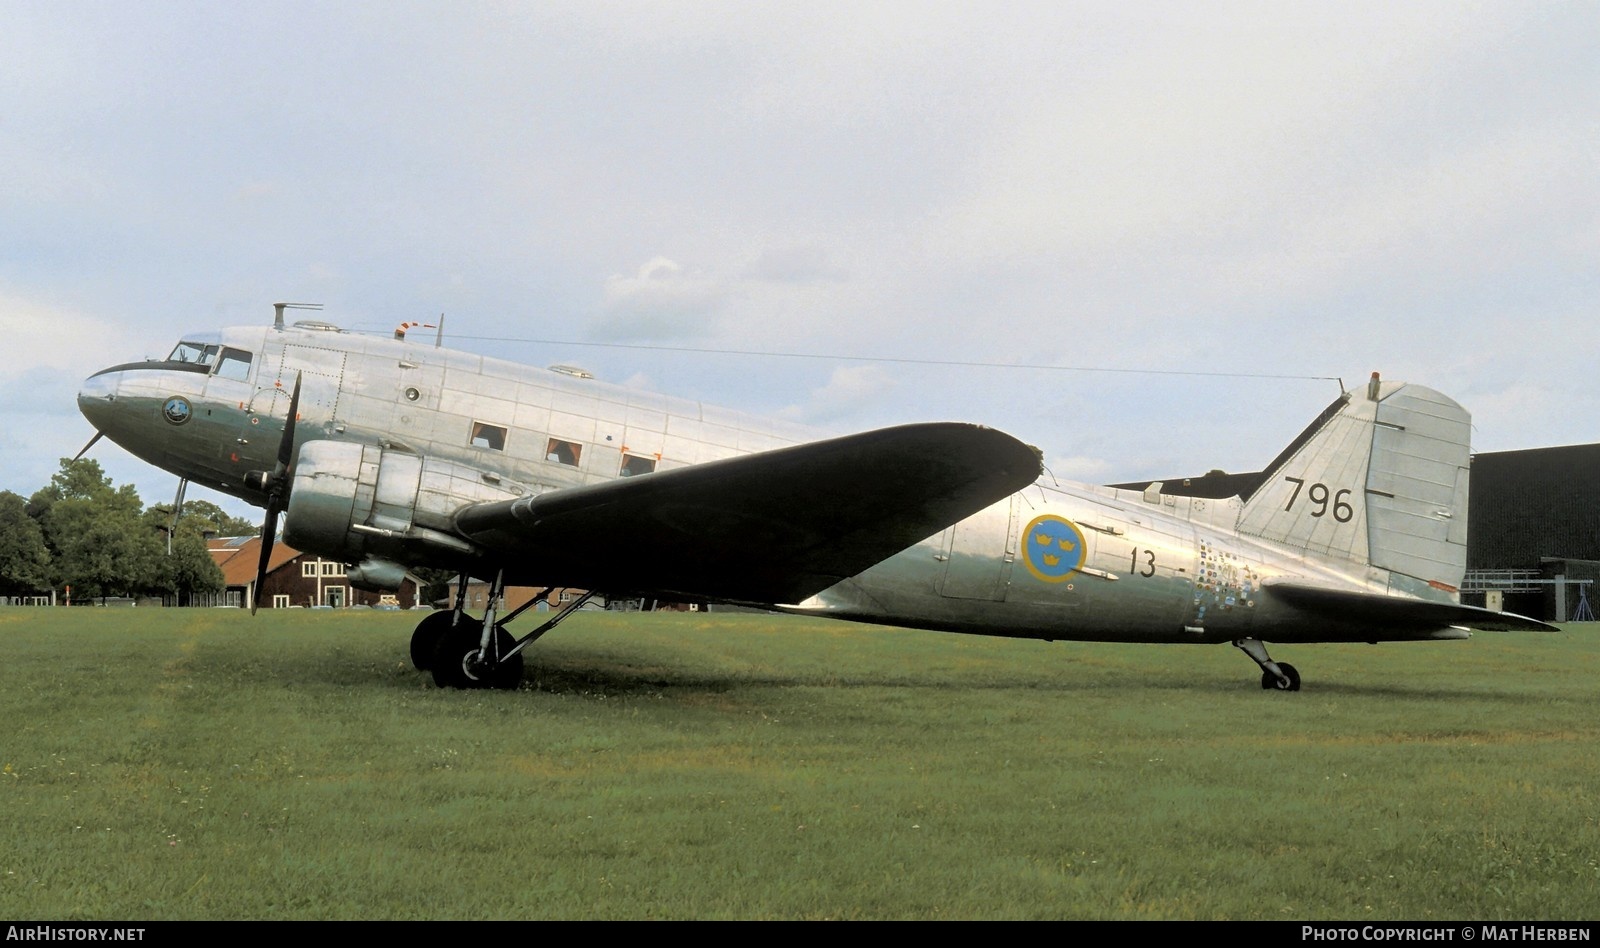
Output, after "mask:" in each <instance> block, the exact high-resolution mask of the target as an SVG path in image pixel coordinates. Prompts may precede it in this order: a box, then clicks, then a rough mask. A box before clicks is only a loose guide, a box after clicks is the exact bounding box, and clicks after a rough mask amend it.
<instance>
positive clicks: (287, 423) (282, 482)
mask: <svg viewBox="0 0 1600 948" xmlns="http://www.w3.org/2000/svg"><path fill="white" fill-rule="evenodd" d="M299 415H300V376H299V375H298V374H297V375H295V377H294V392H293V393H292V394H291V395H290V396H289V417H288V418H287V419H285V420H284V422H283V437H282V438H281V439H280V440H279V441H278V463H277V464H276V465H274V466H273V468H272V472H271V473H270V474H267V473H265V472H261V473H263V474H265V476H264V477H259V482H260V486H261V487H262V488H264V489H265V490H266V492H267V519H266V522H264V523H263V524H262V525H261V562H260V563H259V564H258V565H257V567H256V585H255V591H254V594H253V595H252V596H251V597H250V614H251V615H255V614H256V607H257V606H258V605H259V604H260V601H261V587H262V586H263V585H264V584H265V583H266V581H267V566H268V565H269V562H270V561H271V559H272V544H273V543H274V542H275V541H276V540H277V536H278V515H279V514H281V513H283V511H284V509H285V508H286V507H288V506H289V464H290V463H291V462H292V461H293V460H294V423H295V421H296V419H298V418H299Z"/></svg>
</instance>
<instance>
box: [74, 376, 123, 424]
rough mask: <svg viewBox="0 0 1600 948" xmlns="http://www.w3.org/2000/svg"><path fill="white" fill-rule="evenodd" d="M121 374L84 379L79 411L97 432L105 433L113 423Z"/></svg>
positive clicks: (80, 392) (79, 398)
mask: <svg viewBox="0 0 1600 948" xmlns="http://www.w3.org/2000/svg"><path fill="white" fill-rule="evenodd" d="M121 375H122V373H120V372H100V373H98V374H95V375H91V376H89V377H88V378H87V379H84V382H83V387H82V388H80V389H78V411H80V412H83V417H85V418H87V419H89V424H91V425H94V427H95V430H96V431H104V430H106V428H107V427H108V426H109V424H110V422H111V418H112V415H113V414H114V412H115V410H116V409H115V407H114V406H115V405H116V401H117V389H118V387H119V384H120V377H121Z"/></svg>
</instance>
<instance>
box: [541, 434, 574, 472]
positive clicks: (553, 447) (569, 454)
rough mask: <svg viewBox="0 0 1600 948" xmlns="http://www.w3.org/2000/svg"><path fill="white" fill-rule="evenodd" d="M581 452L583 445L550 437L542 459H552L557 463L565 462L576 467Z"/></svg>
mask: <svg viewBox="0 0 1600 948" xmlns="http://www.w3.org/2000/svg"><path fill="white" fill-rule="evenodd" d="M582 454H583V445H581V444H574V443H572V442H571V441H562V440H561V439H559V438H551V439H550V444H549V446H548V447H547V448H545V452H544V459H545V460H546V461H554V462H556V463H557V464H565V465H567V466H569V467H577V466H578V458H579V457H580V456H581V455H582Z"/></svg>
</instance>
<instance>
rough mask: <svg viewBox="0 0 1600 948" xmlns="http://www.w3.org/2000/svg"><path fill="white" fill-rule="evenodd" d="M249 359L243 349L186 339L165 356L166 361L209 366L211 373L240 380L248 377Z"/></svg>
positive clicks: (249, 355)
mask: <svg viewBox="0 0 1600 948" xmlns="http://www.w3.org/2000/svg"><path fill="white" fill-rule="evenodd" d="M250 360H251V354H250V353H248V352H246V351H244V350H243V349H235V348H233V347H231V346H220V345H217V344H216V343H212V342H190V341H188V340H185V341H183V342H180V343H178V344H177V345H176V346H175V347H173V350H172V354H171V355H169V356H167V361H168V362H179V363H182V364H184V365H193V366H209V367H210V369H211V374H212V375H216V376H218V377H219V378H225V379H237V380H239V381H241V382H242V381H244V380H246V379H248V378H249V377H250Z"/></svg>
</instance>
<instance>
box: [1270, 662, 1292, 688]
mask: <svg viewBox="0 0 1600 948" xmlns="http://www.w3.org/2000/svg"><path fill="white" fill-rule="evenodd" d="M1278 671H1280V672H1282V673H1283V677H1284V678H1287V679H1289V680H1288V681H1284V680H1283V679H1282V678H1279V677H1278V676H1277V675H1274V674H1273V673H1272V672H1269V671H1264V672H1262V673H1261V690H1262V691H1299V690H1300V672H1298V671H1297V670H1295V667H1294V666H1293V665H1291V664H1289V663H1288V662H1278Z"/></svg>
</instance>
